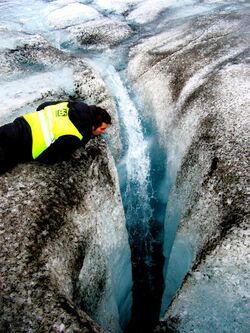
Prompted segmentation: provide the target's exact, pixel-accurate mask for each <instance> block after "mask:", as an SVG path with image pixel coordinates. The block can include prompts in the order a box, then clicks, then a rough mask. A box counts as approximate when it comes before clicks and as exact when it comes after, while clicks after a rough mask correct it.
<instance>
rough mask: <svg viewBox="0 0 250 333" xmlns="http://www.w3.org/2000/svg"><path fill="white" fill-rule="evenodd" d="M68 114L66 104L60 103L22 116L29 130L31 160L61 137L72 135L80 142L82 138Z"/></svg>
mask: <svg viewBox="0 0 250 333" xmlns="http://www.w3.org/2000/svg"><path fill="white" fill-rule="evenodd" d="M68 113H69V108H68V102H62V103H59V104H55V105H49V106H46V107H45V108H44V109H43V110H40V111H36V112H32V113H28V114H26V115H24V119H25V120H26V121H27V122H28V124H29V125H30V128H31V133H32V157H33V159H36V158H37V157H38V156H39V155H41V153H42V152H44V151H45V150H46V149H47V148H48V147H49V146H50V145H51V144H52V143H53V142H55V141H56V140H57V139H58V138H59V137H61V136H63V135H74V136H76V137H78V138H79V139H80V140H82V138H83V136H82V135H81V133H80V132H79V131H78V129H77V128H76V127H75V125H74V124H73V123H72V122H71V120H70V119H69V116H68Z"/></svg>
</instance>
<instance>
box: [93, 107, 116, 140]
mask: <svg viewBox="0 0 250 333" xmlns="http://www.w3.org/2000/svg"><path fill="white" fill-rule="evenodd" d="M91 108H92V110H94V123H93V126H92V134H93V135H100V134H103V133H105V131H106V129H107V128H108V126H109V125H110V124H111V117H110V115H109V114H108V112H107V111H106V110H104V109H102V108H100V107H98V106H96V107H95V108H93V106H92V107H91Z"/></svg>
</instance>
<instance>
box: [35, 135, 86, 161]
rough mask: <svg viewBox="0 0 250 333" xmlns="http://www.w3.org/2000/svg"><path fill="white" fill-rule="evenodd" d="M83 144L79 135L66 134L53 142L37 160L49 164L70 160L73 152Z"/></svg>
mask: <svg viewBox="0 0 250 333" xmlns="http://www.w3.org/2000/svg"><path fill="white" fill-rule="evenodd" d="M81 145H82V143H81V141H80V140H79V139H78V138H77V137H75V136H73V135H64V136H62V137H60V138H58V139H57V140H56V141H55V142H53V143H52V144H51V146H50V147H48V148H47V149H46V150H45V151H44V152H43V153H42V154H41V155H40V156H38V157H37V159H36V160H37V161H40V162H43V163H47V164H53V163H57V162H60V161H65V160H69V159H70V158H71V155H72V153H73V152H74V151H75V150H76V149H78V148H79V147H81Z"/></svg>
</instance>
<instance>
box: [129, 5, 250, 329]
mask: <svg viewBox="0 0 250 333" xmlns="http://www.w3.org/2000/svg"><path fill="white" fill-rule="evenodd" d="M213 6H214V4H213ZM248 9H249V8H248V5H247V4H246V5H244V4H242V5H241V6H240V5H238V4H237V5H236V4H235V5H232V4H230V5H228V6H223V8H222V7H220V6H218V8H215V7H213V10H212V11H208V12H207V13H206V15H204V16H203V15H201V16H199V15H198V16H197V15H196V16H194V17H193V18H192V19H189V20H186V19H183V18H182V19H180V20H179V21H178V20H177V21H176V22H175V25H174V26H173V25H172V23H171V24H170V25H169V30H168V31H165V32H162V33H161V34H158V35H156V36H155V37H152V38H151V39H148V40H146V41H145V42H144V43H141V44H140V45H138V46H136V47H135V48H134V49H132V51H131V52H130V62H129V66H128V71H129V75H130V79H131V81H132V82H133V83H134V87H135V88H136V89H137V94H138V95H139V96H140V98H141V101H142V103H144V105H145V116H146V117H147V118H148V119H151V121H153V122H154V123H155V125H156V126H157V128H158V131H159V133H160V136H161V138H162V145H164V146H165V147H166V149H167V152H168V162H167V169H168V176H169V178H170V181H172V184H174V186H173V188H172V191H171V193H170V195H169V198H168V207H167V212H166V222H165V240H164V255H165V269H164V276H165V292H164V295H163V299H162V315H164V312H165V311H166V309H167V307H168V305H169V304H170V302H171V300H172V298H173V297H174V295H175V294H176V292H177V290H178V289H179V288H180V287H181V285H182V282H183V279H184V278H185V277H186V280H185V281H186V282H185V285H184V287H183V288H184V289H181V290H180V292H179V294H178V295H177V296H176V298H175V301H174V302H173V305H172V306H171V309H170V310H169V312H168V313H167V314H166V316H165V317H164V320H166V321H167V323H165V324H164V323H163V324H162V325H161V326H159V327H158V328H157V329H158V330H160V329H162V331H164V329H165V330H167V329H171V327H172V328H173V329H175V330H176V331H178V332H190V331H196V330H198V331H199V332H207V328H208V327H209V325H211V327H213V331H222V330H223V329H224V325H225V320H226V321H227V324H226V326H227V328H228V332H235V331H238V329H239V322H238V316H240V318H241V321H242V332H245V328H246V327H247V310H246V302H247V301H246V299H247V298H248V291H247V284H246V283H244V284H243V287H242V288H241V287H240V284H241V281H243V280H244V279H245V277H246V272H247V270H248V269H247V267H246V260H245V258H244V257H245V256H248V255H249V248H248V247H247V245H246V244H247V243H246V241H245V237H246V235H247V232H246V231H243V230H245V229H246V224H245V215H246V214H248V208H247V207H248V206H247V201H246V197H247V193H246V187H247V179H248V175H247V168H246V166H247V164H248V163H249V161H248V157H247V150H248V149H247V141H248V130H247V128H248V126H249V125H248V124H249V115H248V110H249V92H248V91H249V80H248V79H247V76H248V75H249V68H248V66H247V60H246V59H247V57H248V43H247V28H245V26H244V25H245V24H246V20H247V10H248ZM179 14H180V12H179ZM179 14H178V15H179ZM236 230H237V231H236ZM229 239H231V240H232V247H230V249H229V248H228V251H229V253H230V254H229V255H226V253H225V251H224V250H223V249H225V248H227V247H228V246H229V245H228V244H229V243H230V241H229ZM241 242H243V245H242V247H241V246H240V247H241V249H242V251H239V252H238V253H235V252H234V246H236V245H233V244H236V243H238V244H240V243H241ZM213 251H214V252H213ZM215 253H218V258H222V257H223V254H224V255H225V258H224V259H221V260H222V262H223V263H222V267H221V268H220V269H218V270H216V269H214V267H210V265H211V262H212V261H213V260H214V261H216V260H217V259H216V258H215ZM239 253H240V254H239ZM230 255H231V256H232V257H233V259H232V260H235V261H237V260H239V261H240V262H241V265H239V266H237V268H236V267H235V268H234V270H235V271H237V273H236V274H235V273H234V272H232V279H230V278H229V275H230V269H231V268H230V267H231V266H230V265H229V263H228V260H227V258H229V256H230ZM239 257H240V259H239ZM218 260H219V259H218ZM216 263H218V261H216ZM226 263H228V264H226ZM216 268H217V266H216ZM195 269H196V270H197V271H199V269H201V271H202V274H197V275H195V273H194V274H193V275H192V272H193V271H195ZM206 269H207V270H208V272H210V273H211V271H213V273H211V274H210V273H208V275H206V273H205V272H206ZM210 270H211V271H210ZM223 272H224V273H225V275H224V274H223ZM187 273H190V275H187ZM215 274H217V276H216V278H214V279H213V278H212V277H211V283H212V284H213V288H214V290H215V291H214V292H213V303H212V304H213V305H215V304H216V306H213V311H210V313H208V311H207V309H208V308H209V304H211V303H210V302H211V297H206V295H207V292H208V290H209V284H210V280H209V279H210V276H211V275H215ZM195 276H196V277H198V278H197V279H195ZM207 276H209V277H207ZM237 276H238V278H236V277H237ZM235 278H236V280H237V282H236V281H235V280H234V279H235ZM194 281H195V282H194ZM223 283H224V284H225V286H226V287H225V293H223V295H226V294H227V297H226V296H225V298H223V299H224V301H225V303H226V304H225V312H223V314H222V313H221V310H220V305H219V304H221V303H220V300H221V296H222V293H221V292H216V290H217V291H219V290H220V288H221V286H222V285H223ZM235 284H236V285H237V287H235V288H233V286H234V285H235ZM189 286H191V287H190V288H191V289H190V291H189V292H187V290H188V287H189ZM205 286H207V288H205ZM233 290H234V291H233ZM184 295H185V296H184ZM187 295H188V296H187ZM186 296H187V297H186ZM184 299H185V300H186V303H185V305H183V306H182V305H181V304H182V300H184ZM189 303H192V304H193V305H190V307H189V305H188V304H189ZM195 304H198V306H197V307H195ZM232 306H233V308H238V309H240V310H239V311H238V312H235V313H233V312H234V311H231V310H229V309H230V308H231V307H232ZM201 312H203V313H204V316H205V315H206V320H204V321H203V320H200V314H201ZM221 315H222V317H223V318H224V319H223V320H222V319H221ZM215 318H217V320H215ZM189 323H191V324H192V327H191V326H190V325H191V324H189ZM240 332H241V331H240Z"/></svg>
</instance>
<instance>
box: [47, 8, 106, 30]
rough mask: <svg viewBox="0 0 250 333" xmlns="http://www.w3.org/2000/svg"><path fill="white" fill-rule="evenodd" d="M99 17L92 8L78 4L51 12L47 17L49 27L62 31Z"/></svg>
mask: <svg viewBox="0 0 250 333" xmlns="http://www.w3.org/2000/svg"><path fill="white" fill-rule="evenodd" d="M100 16H101V14H100V13H98V11H97V10H95V9H94V8H91V7H89V6H86V5H83V4H79V3H72V4H69V5H67V6H65V7H62V8H60V9H56V10H54V11H53V12H51V13H50V14H49V15H48V22H49V25H50V26H51V27H53V28H56V29H62V28H66V27H68V26H72V25H76V24H79V23H82V22H85V21H89V20H93V19H96V18H100Z"/></svg>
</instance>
